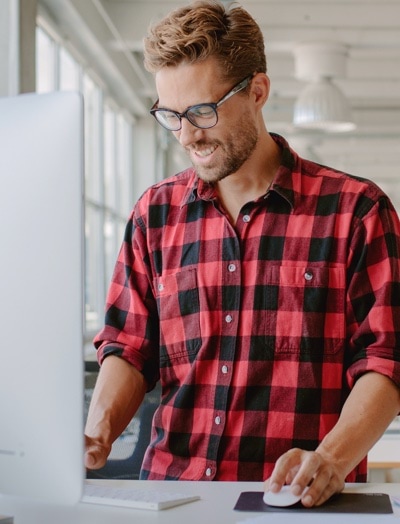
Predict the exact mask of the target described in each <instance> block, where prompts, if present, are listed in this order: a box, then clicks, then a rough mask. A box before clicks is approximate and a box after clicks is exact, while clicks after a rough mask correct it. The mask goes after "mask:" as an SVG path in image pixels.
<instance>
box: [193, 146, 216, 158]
mask: <svg viewBox="0 0 400 524" xmlns="http://www.w3.org/2000/svg"><path fill="white" fill-rule="evenodd" d="M216 149H217V146H210V147H208V148H207V149H197V150H194V149H193V150H192V151H193V153H194V154H195V155H196V156H199V157H201V158H205V157H207V156H210V155H211V154H212V153H214V151H215V150H216Z"/></svg>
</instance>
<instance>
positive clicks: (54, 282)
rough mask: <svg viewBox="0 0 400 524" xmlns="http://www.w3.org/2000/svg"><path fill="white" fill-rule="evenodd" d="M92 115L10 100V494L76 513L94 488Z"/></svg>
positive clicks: (0, 477) (1, 120)
mask: <svg viewBox="0 0 400 524" xmlns="http://www.w3.org/2000/svg"><path fill="white" fill-rule="evenodd" d="M82 106H83V103H82V99H81V97H80V95H79V94H78V93H72V92H70V93H68V92H64V93H62V92H60V93H53V94H42V95H38V94H26V95H20V96H17V97H9V98H1V99H0V246H1V248H0V249H1V255H0V326H1V329H0V493H1V494H7V495H16V496H19V497H25V498H36V499H37V498H40V499H42V500H48V501H51V502H54V503H66V504H73V503H74V502H77V501H78V500H79V498H80V497H81V491H82V485H83V479H84V467H83V379H84V369H83V349H82V348H83V342H82V325H83V252H84V251H83V245H84V240H83V238H84V237H83V231H84V227H83V215H84V213H83V209H84V206H83V116H82Z"/></svg>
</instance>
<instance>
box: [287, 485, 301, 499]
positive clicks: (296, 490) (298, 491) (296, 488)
mask: <svg viewBox="0 0 400 524" xmlns="http://www.w3.org/2000/svg"><path fill="white" fill-rule="evenodd" d="M290 491H291V492H292V493H293V495H296V497H299V496H300V495H301V494H302V493H303V490H302V488H301V487H300V486H299V485H298V484H293V486H292V487H291V489H290Z"/></svg>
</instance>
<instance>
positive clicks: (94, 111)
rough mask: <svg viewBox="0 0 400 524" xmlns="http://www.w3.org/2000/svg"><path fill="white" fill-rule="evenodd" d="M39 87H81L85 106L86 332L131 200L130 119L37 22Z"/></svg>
mask: <svg viewBox="0 0 400 524" xmlns="http://www.w3.org/2000/svg"><path fill="white" fill-rule="evenodd" d="M36 39H37V46H36V53H37V57H36V64H37V65H36V78H37V91H38V92H41V93H45V92H50V91H54V90H79V91H80V92H81V93H82V94H83V98H84V106H85V333H84V339H85V343H86V344H87V351H89V352H90V351H91V350H92V344H91V340H92V337H93V334H94V333H95V332H96V331H97V330H98V329H99V328H100V327H101V324H102V322H103V310H104V302H105V295H106V291H107V287H108V283H109V281H110V278H111V274H112V271H113V268H114V263H115V259H116V256H117V253H118V249H119V246H120V243H121V240H122V237H123V231H124V229H125V224H126V220H127V217H128V214H129V212H130V209H131V207H132V204H133V187H132V158H131V156H132V153H131V151H132V147H131V146H132V120H131V118H130V117H129V115H127V114H126V113H125V112H124V110H123V109H121V108H120V107H118V105H117V104H116V103H115V102H114V101H113V100H111V99H110V98H109V97H108V96H107V93H106V92H105V90H104V87H103V86H102V85H101V84H100V82H98V81H96V79H95V78H93V77H92V76H91V74H90V72H89V70H87V68H85V66H84V64H83V63H82V61H80V60H79V59H78V58H76V57H75V56H74V54H73V51H72V50H71V49H69V48H67V46H66V45H64V43H63V42H62V40H61V39H58V38H57V35H56V34H55V33H54V32H53V31H51V30H49V29H48V28H45V27H43V26H42V25H40V23H39V24H38V27H37V35H36Z"/></svg>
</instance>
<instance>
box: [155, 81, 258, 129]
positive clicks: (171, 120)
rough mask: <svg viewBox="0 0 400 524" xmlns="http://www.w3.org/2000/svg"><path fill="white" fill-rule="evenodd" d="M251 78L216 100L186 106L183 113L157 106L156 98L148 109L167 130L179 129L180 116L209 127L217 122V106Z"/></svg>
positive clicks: (245, 85)
mask: <svg viewBox="0 0 400 524" xmlns="http://www.w3.org/2000/svg"><path fill="white" fill-rule="evenodd" d="M252 78H253V75H251V76H248V77H246V78H245V79H244V80H242V81H241V82H239V83H238V84H236V85H235V86H234V87H233V88H232V89H231V90H230V91H228V93H226V95H224V96H223V97H222V98H221V99H220V100H219V101H218V102H214V103H212V102H210V103H208V104H196V105H195V106H190V107H188V108H187V109H186V111H184V112H183V113H178V111H172V109H165V108H164V107H157V104H158V100H157V102H156V103H155V104H154V105H153V107H152V108H151V109H150V113H151V114H152V115H153V116H154V118H155V119H156V120H157V122H158V123H159V124H161V125H162V126H163V127H165V129H168V130H169V131H179V130H180V129H181V127H182V118H186V119H187V120H189V122H190V123H191V124H193V125H194V126H196V127H199V128H200V129H210V127H214V126H215V125H216V124H217V122H218V113H217V108H218V107H219V106H220V105H221V104H223V103H224V102H226V101H227V100H228V99H229V98H231V96H233V95H236V93H239V91H242V89H244V88H245V87H247V86H248V85H249V83H250V80H251V79H252Z"/></svg>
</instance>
